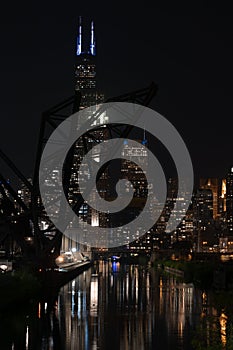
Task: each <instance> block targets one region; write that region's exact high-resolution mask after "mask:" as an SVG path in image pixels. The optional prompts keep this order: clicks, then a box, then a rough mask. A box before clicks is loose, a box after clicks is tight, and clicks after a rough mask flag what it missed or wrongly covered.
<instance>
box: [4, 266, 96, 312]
mask: <svg viewBox="0 0 233 350" xmlns="http://www.w3.org/2000/svg"><path fill="white" fill-rule="evenodd" d="M91 264H92V263H91V262H83V263H79V264H78V265H77V264H76V266H74V264H73V265H72V266H69V267H66V268H63V269H61V268H60V269H59V268H58V269H50V270H44V271H42V270H40V271H38V272H36V273H35V272H32V271H31V270H30V269H27V268H25V269H19V270H17V271H14V272H13V273H6V274H3V273H2V274H0V310H4V309H9V308H14V307H15V306H16V305H17V307H18V305H23V304H24V303H25V302H27V303H34V302H37V301H39V300H40V299H44V298H50V297H52V296H54V295H56V294H57V293H58V292H59V289H60V288H61V287H62V286H63V285H64V284H66V283H68V282H69V281H70V280H72V279H74V278H75V277H76V276H77V275H79V274H80V273H82V272H83V271H84V270H86V269H88V268H89V267H90V266H91Z"/></svg>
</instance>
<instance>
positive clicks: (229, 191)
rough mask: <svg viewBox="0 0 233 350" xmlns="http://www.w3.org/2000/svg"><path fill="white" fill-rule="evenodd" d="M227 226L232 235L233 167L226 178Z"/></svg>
mask: <svg viewBox="0 0 233 350" xmlns="http://www.w3.org/2000/svg"><path fill="white" fill-rule="evenodd" d="M226 220H227V222H226V224H227V229H228V232H229V233H230V234H232V231H233V167H232V168H231V169H230V170H229V172H228V173H227V176H226Z"/></svg>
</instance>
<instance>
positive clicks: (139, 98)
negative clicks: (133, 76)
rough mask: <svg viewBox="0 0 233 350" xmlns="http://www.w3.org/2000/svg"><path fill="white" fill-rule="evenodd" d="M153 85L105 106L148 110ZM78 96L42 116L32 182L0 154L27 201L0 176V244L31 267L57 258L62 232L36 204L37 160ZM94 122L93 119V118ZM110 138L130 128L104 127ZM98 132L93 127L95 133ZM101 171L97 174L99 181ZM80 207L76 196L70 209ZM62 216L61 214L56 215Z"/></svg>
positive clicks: (70, 158) (66, 169) (77, 104)
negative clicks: (10, 246) (9, 245)
mask: <svg viewBox="0 0 233 350" xmlns="http://www.w3.org/2000/svg"><path fill="white" fill-rule="evenodd" d="M156 92H157V85H156V84H154V83H153V82H152V83H151V84H150V85H149V86H147V87H145V88H143V89H139V90H136V91H133V92H130V93H126V94H124V95H120V96H117V97H114V98H110V99H108V100H107V101H106V102H132V103H136V104H139V105H143V106H148V105H149V104H150V102H151V100H152V99H153V98H154V97H155V95H156ZM80 101H81V94H80V93H79V92H76V93H75V95H73V96H71V97H70V98H68V99H66V100H64V101H62V102H61V103H59V104H57V105H55V106H54V107H52V108H50V109H49V110H47V111H45V112H43V113H42V118H41V125H40V131H39V141H38V146H37V151H36V161H35V166H34V174H33V178H32V182H30V181H29V180H28V179H27V178H26V176H25V175H24V174H23V173H22V172H21V171H20V169H19V168H18V167H17V166H16V165H15V164H14V163H13V162H12V161H11V159H10V158H9V157H8V156H7V155H6V154H5V153H4V151H3V150H0V160H1V161H2V162H4V163H5V165H7V167H9V168H10V169H11V171H12V172H13V174H14V176H15V177H16V178H17V179H18V180H19V181H20V182H21V183H22V185H23V187H24V188H25V189H26V190H27V192H28V194H29V197H30V200H29V201H28V202H26V201H23V200H22V199H21V197H20V196H19V194H18V193H17V191H16V190H15V189H14V188H13V186H12V185H11V184H10V183H9V181H8V180H7V178H6V176H5V175H4V174H3V173H1V172H0V194H1V203H0V244H1V242H3V241H7V240H8V239H10V240H11V241H14V242H16V244H17V245H18V246H19V247H20V249H21V251H22V254H23V258H24V259H25V261H28V262H30V263H31V264H33V265H34V266H35V267H38V266H43V267H45V266H54V264H55V259H56V258H57V257H58V256H59V254H60V249H61V243H62V235H63V234H62V232H60V231H59V230H58V229H57V228H56V227H55V226H54V224H53V223H52V222H51V220H50V219H49V218H48V217H47V216H46V213H45V210H44V208H43V205H42V203H41V200H40V191H39V167H40V159H41V155H42V152H43V149H44V146H45V144H46V142H47V140H48V138H49V136H50V135H51V133H52V132H53V131H54V130H55V129H56V128H57V126H58V125H59V124H60V123H61V122H62V121H64V120H65V119H66V118H68V117H69V116H70V115H71V114H73V113H75V112H77V111H79V108H80ZM93 118H95V115H93ZM106 128H107V130H108V134H109V135H110V138H111V137H112V135H117V136H115V137H121V138H127V136H128V135H129V133H130V131H131V130H132V128H133V127H132V126H130V125H121V126H120V127H119V124H118V125H114V124H109V125H106V127H105V129H106ZM98 129H99V128H98V127H97V130H98ZM97 135H98V133H95V131H94V130H91V132H87V133H86V134H85V135H83V136H82V139H83V140H82V141H83V142H82V144H83V147H84V153H85V150H86V149H87V140H88V139H90V138H91V139H92V141H93V142H94V143H98V139H96V136H97ZM72 162H73V154H72V151H70V152H69V155H68V157H67V159H66V162H65V164H64V174H63V188H64V191H65V194H66V195H68V189H69V184H70V179H71V166H72ZM104 170H105V169H104V167H103V168H102V169H101V171H100V172H99V175H98V176H99V177H101V175H102V173H103V172H104ZM82 204H83V198H82V196H81V194H80V195H79V196H78V198H77V200H76V202H75V204H74V205H73V207H72V209H73V210H74V211H75V212H77V211H78V210H79V208H80V207H81V206H82ZM59 215H62V212H60V213H59ZM42 220H43V221H45V222H46V223H47V226H48V227H47V228H46V229H42V228H41V225H40V223H41V221H42Z"/></svg>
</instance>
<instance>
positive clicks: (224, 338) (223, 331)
mask: <svg viewBox="0 0 233 350" xmlns="http://www.w3.org/2000/svg"><path fill="white" fill-rule="evenodd" d="M219 323H220V327H221V341H222V344H223V345H225V344H226V342H227V333H226V329H227V316H226V315H225V314H224V313H223V312H222V313H221V316H220V317H219Z"/></svg>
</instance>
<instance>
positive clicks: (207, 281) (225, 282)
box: [154, 259, 233, 292]
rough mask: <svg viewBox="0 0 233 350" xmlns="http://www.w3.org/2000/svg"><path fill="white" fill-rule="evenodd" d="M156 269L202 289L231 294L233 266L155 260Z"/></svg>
mask: <svg viewBox="0 0 233 350" xmlns="http://www.w3.org/2000/svg"><path fill="white" fill-rule="evenodd" d="M154 265H155V267H156V268H160V269H161V270H163V271H164V272H165V273H172V274H174V275H176V276H177V278H182V279H183V281H184V282H185V283H193V284H194V285H195V286H197V287H199V288H202V289H213V290H226V291H232V292H233V265H232V264H220V263H219V262H216V261H192V260H191V261H185V260H178V261H177V260H169V259H165V260H157V261H156V262H154Z"/></svg>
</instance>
